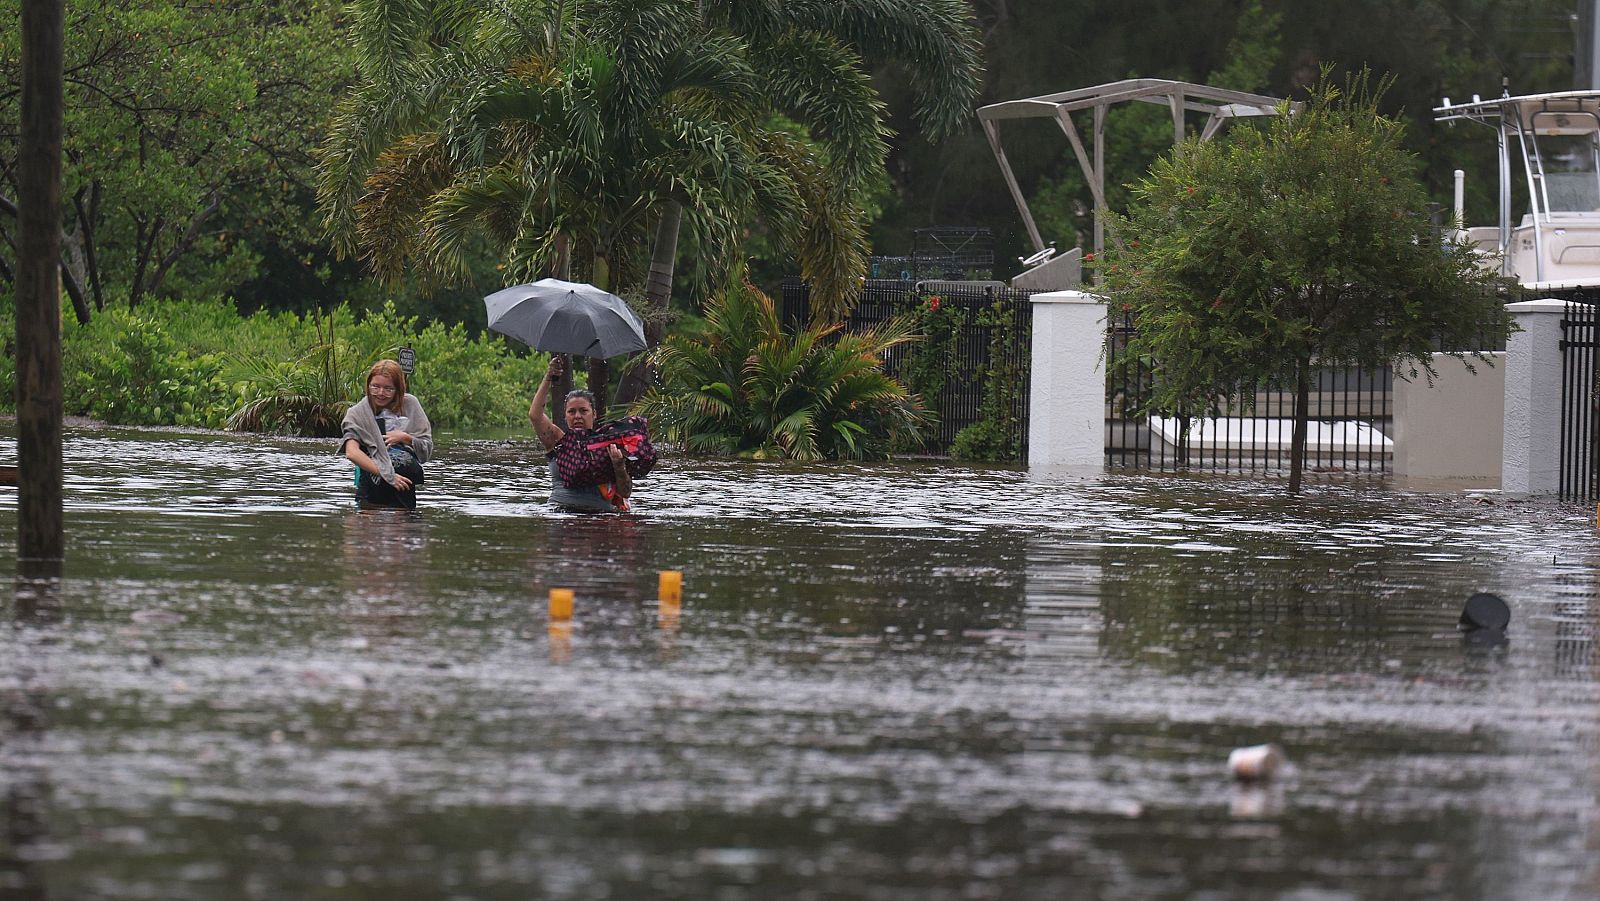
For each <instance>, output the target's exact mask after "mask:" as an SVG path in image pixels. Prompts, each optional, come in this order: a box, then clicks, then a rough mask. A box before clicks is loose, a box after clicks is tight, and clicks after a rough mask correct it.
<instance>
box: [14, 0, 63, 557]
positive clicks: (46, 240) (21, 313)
mask: <svg viewBox="0 0 1600 901" xmlns="http://www.w3.org/2000/svg"><path fill="white" fill-rule="evenodd" d="M63 15H64V11H63V0H22V144H21V148H20V150H21V152H20V153H19V154H18V159H17V280H16V285H17V464H18V467H17V564H18V568H19V569H21V570H24V571H25V572H26V571H35V572H37V571H39V570H41V569H46V570H47V569H49V568H50V567H52V566H54V567H56V568H59V567H60V565H61V561H62V558H63V556H64V552H65V549H66V534H65V530H64V528H63V522H62V513H61V274H60V266H61V115H62V98H61V71H62V70H61V67H62V55H63V50H62V40H63V31H62V19H63Z"/></svg>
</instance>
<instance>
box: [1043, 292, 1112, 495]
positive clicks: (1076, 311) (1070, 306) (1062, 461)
mask: <svg viewBox="0 0 1600 901" xmlns="http://www.w3.org/2000/svg"><path fill="white" fill-rule="evenodd" d="M1032 301H1033V345H1032V378H1031V383H1030V387H1029V402H1028V467H1029V468H1030V469H1034V468H1040V467H1070V468H1074V469H1082V468H1087V469H1101V468H1104V466H1105V459H1106V430H1105V416H1106V387H1105V386H1106V374H1105V355H1104V353H1103V348H1104V345H1105V334H1106V328H1105V323H1106V305H1105V301H1104V299H1103V298H1100V297H1097V296H1095V295H1093V294H1088V293H1085V292H1082V291H1052V292H1050V293H1047V294H1035V295H1033V298H1032Z"/></svg>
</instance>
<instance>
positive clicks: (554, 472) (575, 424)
mask: <svg viewBox="0 0 1600 901" xmlns="http://www.w3.org/2000/svg"><path fill="white" fill-rule="evenodd" d="M565 359H566V358H565V357H563V356H561V355H559V354H558V355H556V356H553V357H551V358H550V366H549V368H547V369H546V370H545V373H544V378H543V379H542V380H541V381H540V382H539V390H537V391H535V392H534V394H533V403H532V404H531V405H529V407H528V420H529V421H530V422H532V423H533V431H534V433H535V434H537V435H538V436H539V443H541V444H543V445H544V449H545V452H546V453H547V454H548V455H549V456H550V503H552V504H555V505H556V506H558V507H561V508H563V509H566V510H572V511H576V512H580V513H626V512H627V511H628V497H629V495H631V494H633V477H632V476H630V475H628V470H627V467H626V465H625V462H624V457H623V455H622V449H621V448H619V447H617V446H616V445H615V444H613V445H610V446H608V447H607V448H606V450H607V453H608V454H609V456H610V458H611V470H612V475H613V476H614V478H613V479H612V480H611V481H610V482H607V483H602V484H600V485H592V486H582V487H572V486H568V485H567V484H566V482H564V481H562V479H561V472H560V470H559V469H558V468H557V467H556V460H555V457H556V453H557V451H558V450H560V448H561V445H562V443H563V442H568V441H584V440H586V437H587V435H588V434H589V432H590V431H592V430H593V429H594V427H595V417H596V415H597V414H596V412H595V408H594V395H593V394H590V393H589V392H588V391H585V390H583V389H581V388H580V389H578V390H576V391H569V392H567V396H566V399H565V403H564V404H563V407H562V414H563V418H564V419H566V425H565V426H564V427H563V426H561V425H557V424H556V423H555V422H553V421H552V420H551V419H550V417H549V416H547V415H546V414H545V408H546V406H547V405H548V404H549V400H550V385H551V384H552V383H553V382H554V381H555V380H556V379H558V378H560V377H561V374H562V372H563V371H564V369H565V365H566V364H565V362H564V361H565Z"/></svg>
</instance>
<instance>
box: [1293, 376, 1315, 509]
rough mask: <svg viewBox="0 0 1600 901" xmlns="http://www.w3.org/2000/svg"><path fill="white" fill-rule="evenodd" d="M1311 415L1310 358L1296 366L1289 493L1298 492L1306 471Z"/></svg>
mask: <svg viewBox="0 0 1600 901" xmlns="http://www.w3.org/2000/svg"><path fill="white" fill-rule="evenodd" d="M1310 416H1311V360H1310V358H1306V359H1303V360H1301V361H1300V365H1299V366H1298V367H1296V374H1295V388H1294V437H1293V438H1291V439H1290V440H1289V493H1290V494H1299V493H1300V481H1301V478H1302V477H1303V476H1304V474H1305V471H1306V423H1307V420H1309V419H1310Z"/></svg>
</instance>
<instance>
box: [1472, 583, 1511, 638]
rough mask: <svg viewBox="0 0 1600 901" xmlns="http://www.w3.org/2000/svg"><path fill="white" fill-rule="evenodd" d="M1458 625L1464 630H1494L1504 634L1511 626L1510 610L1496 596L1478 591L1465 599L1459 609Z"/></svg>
mask: <svg viewBox="0 0 1600 901" xmlns="http://www.w3.org/2000/svg"><path fill="white" fill-rule="evenodd" d="M1460 625H1461V627H1462V628H1465V629H1495V630H1498V631H1500V632H1504V631H1505V630H1506V627H1507V626H1509V625H1511V608H1510V607H1509V606H1508V605H1507V604H1506V602H1505V601H1503V600H1501V599H1500V596H1499V595H1497V594H1490V593H1489V592H1487V591H1480V592H1478V593H1477V594H1475V595H1473V596H1472V597H1470V598H1467V603H1466V606H1465V607H1463V608H1462V609H1461V620H1460Z"/></svg>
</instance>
